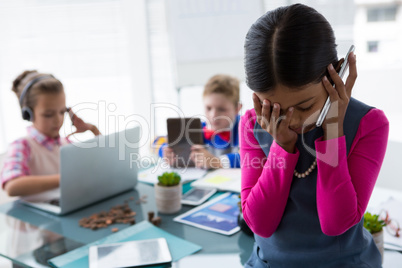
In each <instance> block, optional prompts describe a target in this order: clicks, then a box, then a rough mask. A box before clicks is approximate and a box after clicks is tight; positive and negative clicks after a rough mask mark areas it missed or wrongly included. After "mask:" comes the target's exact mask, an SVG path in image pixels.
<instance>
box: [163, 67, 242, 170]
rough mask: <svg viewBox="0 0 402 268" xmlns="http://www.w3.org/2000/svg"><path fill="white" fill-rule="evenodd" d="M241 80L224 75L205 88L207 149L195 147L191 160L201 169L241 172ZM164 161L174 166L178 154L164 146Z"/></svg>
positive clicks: (216, 76) (205, 140)
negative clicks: (239, 127) (239, 128)
mask: <svg viewBox="0 0 402 268" xmlns="http://www.w3.org/2000/svg"><path fill="white" fill-rule="evenodd" d="M239 95H240V85H239V80H238V79H236V78H234V77H232V76H229V75H225V74H218V75H215V76H213V77H211V78H210V79H209V80H208V82H207V83H206V85H205V87H204V93H203V102H204V109H205V116H206V118H207V122H204V123H203V135H204V143H205V146H200V145H194V146H193V147H192V148H191V154H190V158H191V160H192V161H193V162H194V163H195V165H196V167H198V168H205V169H216V168H239V167H240V157H239V153H238V149H239V130H238V125H239V120H240V116H239V115H238V113H239V111H240V109H241V107H242V105H241V104H240V102H239V98H240V97H239ZM161 147H162V148H161V151H162V152H163V157H164V158H165V159H166V161H167V162H168V163H169V164H170V165H172V164H173V163H174V161H175V157H176V155H175V153H174V151H173V149H172V148H169V147H168V146H167V144H164V145H162V146H161Z"/></svg>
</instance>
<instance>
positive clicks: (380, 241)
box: [371, 230, 384, 262]
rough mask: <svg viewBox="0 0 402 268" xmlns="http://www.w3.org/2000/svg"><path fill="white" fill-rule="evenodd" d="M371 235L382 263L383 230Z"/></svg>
mask: <svg viewBox="0 0 402 268" xmlns="http://www.w3.org/2000/svg"><path fill="white" fill-rule="evenodd" d="M371 235H372V236H373V239H374V242H375V245H376V246H377V248H378V250H379V251H380V253H381V261H382V262H384V230H381V231H380V232H377V233H374V234H371Z"/></svg>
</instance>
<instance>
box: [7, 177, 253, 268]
mask: <svg viewBox="0 0 402 268" xmlns="http://www.w3.org/2000/svg"><path fill="white" fill-rule="evenodd" d="M153 191H154V189H153V187H152V186H149V185H146V184H143V183H138V185H137V189H136V190H133V191H129V192H125V193H123V194H120V195H118V196H115V197H112V198H109V199H107V200H104V201H102V202H100V203H97V204H95V205H92V206H89V207H86V208H84V209H81V210H78V211H76V212H73V213H71V214H68V215H66V216H63V217H59V216H55V215H52V214H49V213H47V212H43V211H40V210H37V209H35V208H31V207H28V206H25V205H23V204H20V203H19V202H18V201H15V202H11V203H7V204H4V205H2V206H0V216H3V217H4V214H6V215H7V216H11V217H12V218H16V219H19V220H22V221H23V222H28V223H31V224H32V225H35V226H37V227H39V228H40V229H44V230H48V231H51V232H53V233H55V234H56V235H57V234H58V235H62V236H64V237H67V238H69V239H71V240H73V241H76V242H80V243H83V244H87V243H90V242H94V241H96V240H98V239H101V238H103V237H105V236H107V235H110V234H111V233H112V232H111V228H112V227H117V228H119V229H123V228H126V227H128V226H129V225H123V224H115V225H112V227H110V226H109V228H103V229H98V230H96V231H92V230H90V229H86V228H82V227H80V226H79V225H78V221H79V220H80V219H81V218H83V217H88V216H90V215H92V214H94V213H98V212H101V211H104V210H107V209H109V208H111V207H112V206H115V205H119V204H123V203H124V201H125V200H129V199H130V197H134V199H135V200H138V199H139V197H140V196H144V195H146V196H148V198H147V203H143V204H136V203H135V202H134V201H132V202H129V204H130V207H131V209H132V210H133V211H135V212H136V213H137V215H136V217H135V218H136V221H137V222H140V221H143V220H147V218H148V215H147V214H148V211H156V205H155V200H154V198H153V193H154V192H153ZM192 208H193V207H192V206H183V208H182V210H181V211H180V212H179V213H177V214H174V215H159V216H161V217H162V224H161V225H160V228H161V229H163V230H165V231H167V232H169V233H171V234H173V235H176V236H178V237H181V238H184V239H186V240H188V241H190V242H193V243H195V244H198V245H200V246H202V250H201V251H200V252H199V253H200V254H205V256H209V254H215V256H216V254H225V256H231V258H235V262H236V263H238V267H242V264H244V262H245V261H246V260H247V259H248V257H249V256H250V254H251V250H252V246H253V243H254V239H253V238H252V237H249V236H247V235H246V234H244V233H243V232H239V233H237V234H234V235H232V236H224V235H221V234H216V233H212V232H209V231H205V230H201V229H198V228H195V227H192V226H188V225H185V224H181V223H177V222H173V218H174V217H175V216H177V215H179V214H181V213H184V212H186V211H188V210H190V209H192ZM1 214H2V215H1ZM0 224H1V221H0ZM2 230H3V231H2ZM9 231H12V228H11V229H10V228H9ZM42 234H43V235H47V236H49V233H46V232H44V233H43V232H42ZM38 235H40V234H39V233H38V234H37V236H38ZM53 236H55V235H54V234H53ZM34 237H35V235H32V237H31V239H34ZM13 239H14V238H13V237H12V236H10V235H7V234H5V233H4V226H0V251H1V250H3V252H0V254H1V255H3V256H4V257H6V258H9V259H11V260H14V261H15V262H17V263H19V264H28V266H34V265H36V266H39V265H38V264H37V262H35V261H34V258H33V255H32V254H23V256H13V255H15V252H14V253H13V252H10V251H8V253H6V252H4V251H5V249H6V248H7V245H11V244H12V240H13ZM35 240H36V241H27V239H25V243H27V242H29V243H30V244H31V245H25V247H26V248H31V249H33V248H35V247H39V246H40V245H39V244H40V243H39V244H38V241H37V239H35ZM21 243H22V242H21ZM2 244H3V246H2ZM227 254H232V255H227ZM197 255H198V253H197ZM222 256H223V255H222ZM175 265H179V266H177V267H188V266H183V265H182V266H180V262H178V263H177V264H175ZM219 267H222V266H219ZM234 267H235V266H234Z"/></svg>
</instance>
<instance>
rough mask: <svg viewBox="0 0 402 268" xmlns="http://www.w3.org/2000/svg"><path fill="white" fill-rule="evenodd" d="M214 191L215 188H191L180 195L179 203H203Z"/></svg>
mask: <svg viewBox="0 0 402 268" xmlns="http://www.w3.org/2000/svg"><path fill="white" fill-rule="evenodd" d="M214 193H216V189H201V188H193V189H191V190H190V191H188V192H187V193H185V194H184V195H183V196H182V198H181V203H182V204H186V205H193V206H198V205H201V204H202V203H204V202H205V201H206V200H207V199H208V198H210V197H211V196H212V195H213V194H214Z"/></svg>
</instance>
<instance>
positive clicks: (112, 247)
mask: <svg viewBox="0 0 402 268" xmlns="http://www.w3.org/2000/svg"><path fill="white" fill-rule="evenodd" d="M171 263H172V256H171V255H170V251H169V247H168V244H167V242H166V239H165V238H157V239H147V240H137V241H130V242H123V243H116V244H105V245H96V246H91V247H90V248H89V267H90V268H109V267H144V266H149V265H170V264H171Z"/></svg>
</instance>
